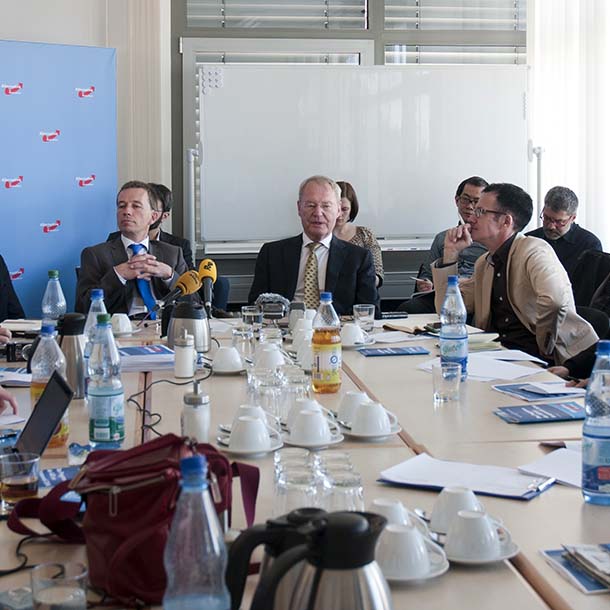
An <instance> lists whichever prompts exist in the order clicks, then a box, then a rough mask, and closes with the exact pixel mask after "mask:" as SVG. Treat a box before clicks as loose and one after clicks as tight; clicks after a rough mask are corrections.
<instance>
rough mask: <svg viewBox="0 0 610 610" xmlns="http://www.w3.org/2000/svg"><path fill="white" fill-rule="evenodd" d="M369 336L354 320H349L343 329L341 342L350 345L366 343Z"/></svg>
mask: <svg viewBox="0 0 610 610" xmlns="http://www.w3.org/2000/svg"><path fill="white" fill-rule="evenodd" d="M367 338H368V335H367V333H365V332H364V331H363V330H362V329H361V328H360V326H358V325H357V324H354V323H353V322H347V323H346V324H344V325H343V328H342V329H341V343H342V344H343V345H346V346H348V347H349V346H350V345H356V343H364V342H365V341H366V339H367Z"/></svg>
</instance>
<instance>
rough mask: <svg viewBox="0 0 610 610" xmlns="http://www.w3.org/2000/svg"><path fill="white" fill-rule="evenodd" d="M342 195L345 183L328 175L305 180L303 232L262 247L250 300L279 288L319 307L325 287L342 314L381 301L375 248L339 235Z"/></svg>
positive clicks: (292, 297)
mask: <svg viewBox="0 0 610 610" xmlns="http://www.w3.org/2000/svg"><path fill="white" fill-rule="evenodd" d="M340 201H341V191H340V189H339V187H338V186H337V184H336V183H335V182H334V180H331V179H330V178H327V177H326V176H312V177H311V178H307V180H305V181H304V182H303V183H302V184H301V186H300V188H299V199H298V201H297V212H298V215H299V217H300V219H301V224H302V226H303V233H301V234H300V235H296V236H295V237H290V238H288V239H282V240H280V241H274V242H270V243H267V244H265V245H264V246H263V247H262V248H261V251H260V253H259V255H258V258H257V259H256V268H255V272H254V281H253V283H252V287H251V289H250V296H249V300H250V302H254V301H255V300H256V298H257V297H258V296H259V295H260V294H261V293H263V292H274V293H277V294H281V295H282V296H283V297H285V298H287V299H289V300H291V301H292V300H294V301H304V302H305V304H306V306H307V307H317V305H318V302H319V293H320V292H322V291H326V292H332V294H333V305H334V307H335V310H336V311H337V313H338V314H340V315H341V314H351V313H352V307H353V305H354V304H356V303H372V304H375V305H376V306H378V304H379V297H378V294H377V288H376V286H375V267H374V265H373V257H372V255H371V253H370V251H369V250H366V249H364V248H360V247H359V246H354V245H353V244H350V243H348V242H345V241H342V240H340V239H338V238H336V237H334V236H333V229H334V227H335V223H336V221H337V218H338V216H339V214H340V213H341V204H340ZM312 281H313V283H312Z"/></svg>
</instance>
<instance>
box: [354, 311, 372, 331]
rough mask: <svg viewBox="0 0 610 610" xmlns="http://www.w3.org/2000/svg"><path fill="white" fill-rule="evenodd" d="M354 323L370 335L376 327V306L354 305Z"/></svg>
mask: <svg viewBox="0 0 610 610" xmlns="http://www.w3.org/2000/svg"><path fill="white" fill-rule="evenodd" d="M353 311H354V322H355V323H356V324H357V325H358V326H360V328H361V329H362V330H364V331H365V332H367V333H370V332H371V331H372V330H373V327H374V325H375V305H354V309H353Z"/></svg>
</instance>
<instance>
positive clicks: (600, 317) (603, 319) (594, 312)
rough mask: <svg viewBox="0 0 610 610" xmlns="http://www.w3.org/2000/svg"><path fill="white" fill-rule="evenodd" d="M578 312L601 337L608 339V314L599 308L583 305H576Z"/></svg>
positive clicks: (609, 328)
mask: <svg viewBox="0 0 610 610" xmlns="http://www.w3.org/2000/svg"><path fill="white" fill-rule="evenodd" d="M576 313H577V314H578V315H579V316H580V317H581V318H583V319H584V320H586V321H587V322H588V323H589V324H591V326H592V327H593V330H594V331H595V333H596V334H597V336H598V337H599V338H600V339H606V338H607V337H608V334H610V318H609V317H608V314H607V313H605V312H603V311H600V310H599V309H593V307H584V306H582V305H577V306H576Z"/></svg>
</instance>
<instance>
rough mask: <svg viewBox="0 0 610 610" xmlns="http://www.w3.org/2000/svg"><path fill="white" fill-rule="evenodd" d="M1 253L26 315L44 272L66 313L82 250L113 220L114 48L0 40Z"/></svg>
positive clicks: (34, 309) (36, 300)
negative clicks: (57, 288)
mask: <svg viewBox="0 0 610 610" xmlns="http://www.w3.org/2000/svg"><path fill="white" fill-rule="evenodd" d="M0 86H1V88H0V133H1V134H2V136H1V138H0V207H1V209H2V211H3V217H4V226H3V235H2V240H1V242H0V243H1V244H2V245H1V246H0V254H1V255H2V256H3V257H4V260H5V261H6V264H7V266H8V268H9V271H10V274H11V278H12V280H13V285H14V286H15V290H16V291H17V294H18V295H19V299H20V301H21V304H22V305H23V308H24V309H25V313H26V315H27V316H28V317H31V318H33V317H40V315H41V310H40V304H41V301H42V296H43V293H44V290H45V287H46V283H47V272H48V270H49V269H58V270H59V273H60V281H61V284H62V287H63V290H64V293H65V295H66V300H67V302H68V311H73V310H74V294H75V286H76V273H75V268H76V267H77V266H78V264H79V262H80V252H81V250H82V249H83V248H84V247H85V246H88V245H92V244H95V243H98V242H101V241H105V239H106V236H107V235H108V233H109V231H111V230H114V228H115V227H116V214H115V205H114V200H115V196H116V190H117V159H116V57H115V50H114V49H104V48H96V47H79V46H66V45H51V44H39V43H30V42H11V41H0Z"/></svg>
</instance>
